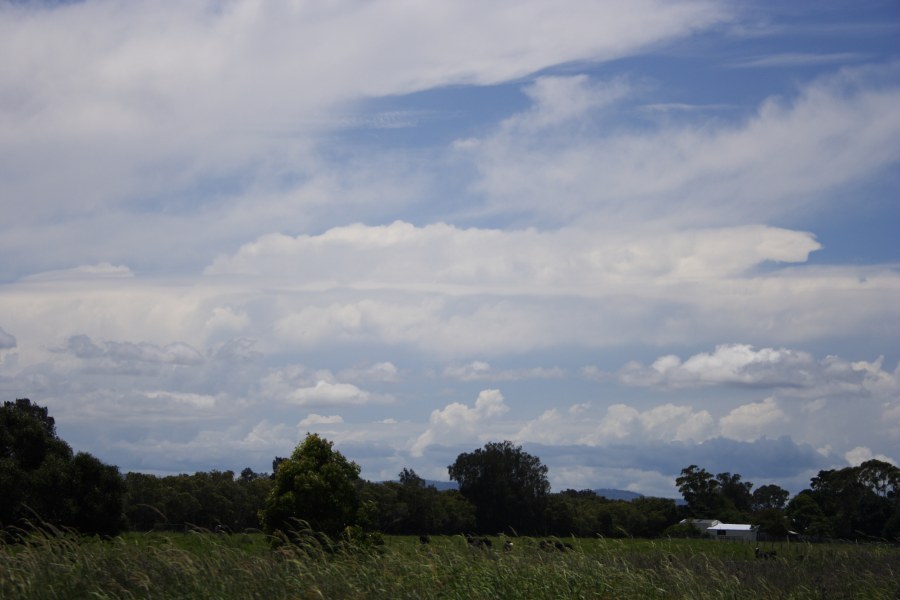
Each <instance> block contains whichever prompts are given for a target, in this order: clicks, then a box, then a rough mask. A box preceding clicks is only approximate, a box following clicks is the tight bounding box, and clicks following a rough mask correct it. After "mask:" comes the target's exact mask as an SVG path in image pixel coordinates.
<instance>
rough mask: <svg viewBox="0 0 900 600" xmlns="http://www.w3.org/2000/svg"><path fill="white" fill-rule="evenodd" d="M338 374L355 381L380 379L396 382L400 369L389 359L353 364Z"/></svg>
mask: <svg viewBox="0 0 900 600" xmlns="http://www.w3.org/2000/svg"><path fill="white" fill-rule="evenodd" d="M339 375H340V377H342V378H345V379H351V380H355V381H380V382H385V383H397V382H399V381H400V369H398V368H397V367H396V365H394V364H393V363H392V362H389V361H382V362H377V363H373V364H370V365H358V366H354V367H351V368H349V369H344V370H342V371H341V372H340V374H339Z"/></svg>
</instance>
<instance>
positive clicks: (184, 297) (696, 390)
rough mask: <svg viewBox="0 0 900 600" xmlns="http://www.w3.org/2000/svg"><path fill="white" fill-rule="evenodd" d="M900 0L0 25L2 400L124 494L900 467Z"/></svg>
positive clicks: (278, 7) (414, 9)
mask: <svg viewBox="0 0 900 600" xmlns="http://www.w3.org/2000/svg"><path fill="white" fill-rule="evenodd" d="M898 40H900V6H898V5H897V3H896V2H874V1H873V2H849V1H846V2H845V1H833V2H804V3H792V4H790V5H789V6H786V5H785V4H784V3H775V2H741V3H736V2H715V1H711V0H696V1H685V2H679V3H667V2H657V1H655V0H644V1H640V2H627V3H626V2H621V3H616V2H581V1H576V0H572V1H566V2H553V3H547V2H532V1H529V0H524V1H523V0H519V1H517V2H503V1H498V2H492V3H489V4H488V5H485V4H484V3H475V2H468V1H457V2H446V3H442V2H428V3H408V2H400V1H392V0H373V1H368V2H357V1H350V0H346V1H339V2H328V3H324V2H311V1H308V2H301V1H298V2H284V3H260V2H224V3H222V2H183V3H179V4H178V5H176V6H167V7H165V8H162V7H160V6H159V5H158V3H151V2H117V1H114V0H104V1H95V0H88V1H85V2H77V3H51V2H15V3H5V4H0V54H2V55H3V56H6V57H14V58H12V59H8V60H5V61H3V62H2V65H0V208H2V214H3V215H4V218H3V219H2V220H0V391H2V392H3V395H4V396H6V399H9V400H11V399H14V398H17V397H30V398H31V399H32V400H34V401H35V402H37V403H39V404H43V405H47V406H48V407H49V408H50V411H51V414H53V415H54V416H55V417H56V419H57V423H58V429H59V432H60V434H61V435H62V436H63V438H64V439H66V440H67V441H69V442H70V443H71V444H72V445H73V446H74V447H75V448H76V449H78V450H85V451H89V452H92V453H94V454H95V455H97V456H98V457H100V458H101V459H103V460H104V461H107V462H110V463H113V464H117V465H118V466H119V467H120V468H121V469H122V470H123V471H128V470H140V471H147V472H154V473H177V472H192V471H196V470H208V469H213V468H217V469H234V470H240V469H242V468H244V467H247V466H249V467H252V468H254V469H256V470H267V469H269V468H270V465H271V460H272V458H273V457H274V456H276V455H277V456H284V455H286V454H288V453H289V452H290V451H291V450H292V448H293V447H294V445H296V444H297V442H298V441H300V440H301V439H302V437H303V436H304V435H305V433H306V432H308V431H316V432H319V433H321V434H322V435H324V436H325V437H327V438H328V439H330V440H333V441H334V442H335V443H336V445H337V447H338V448H339V449H340V450H342V451H343V452H344V453H345V454H346V455H347V456H348V457H350V458H351V459H353V460H356V461H357V462H359V463H360V465H361V466H362V469H363V476H364V477H366V478H369V479H373V480H379V479H390V478H394V477H396V475H397V473H399V471H400V470H401V469H402V468H404V467H409V468H413V469H415V470H416V471H417V472H418V473H419V474H420V475H422V476H424V477H427V478H431V479H446V467H447V465H448V464H450V463H451V462H452V461H453V459H454V458H455V457H456V455H457V454H458V453H460V452H463V451H471V450H472V449H474V448H477V447H480V446H481V445H483V444H484V443H485V442H487V441H496V440H503V439H509V440H513V441H515V442H516V443H520V444H522V445H523V446H524V447H525V448H526V449H527V450H529V451H532V452H533V453H535V454H537V455H538V456H539V457H540V458H541V459H542V460H543V461H544V463H545V464H547V465H548V466H549V468H550V480H551V484H552V486H553V488H554V489H555V490H562V489H566V488H570V487H571V488H578V489H581V488H596V487H612V488H626V489H630V490H634V491H639V492H642V493H647V494H658V495H665V496H674V495H675V494H676V492H675V487H674V479H675V477H676V476H677V475H678V473H679V471H680V469H681V468H683V467H685V466H687V465H689V464H698V465H700V466H703V467H705V468H707V469H709V470H711V471H713V472H719V471H731V472H738V473H741V474H742V475H744V477H745V479H747V480H750V481H753V482H756V483H757V484H760V485H761V484H765V483H778V484H780V485H783V486H785V487H787V488H788V489H790V490H792V491H799V489H802V488H803V487H804V486H806V485H807V484H808V481H809V478H810V477H811V476H812V475H815V473H816V472H817V471H818V470H819V469H826V468H838V467H843V466H847V465H849V464H858V463H859V462H862V461H864V460H866V459H868V458H872V457H878V458H881V459H883V460H888V461H890V462H893V463H894V464H897V461H898V460H900V369H898V362H900V302H898V301H897V298H898V297H900V272H898V265H900V243H898V241H897V235H896V229H897V225H898V224H900V202H898V198H900V175H898V173H900V170H898V168H897V167H898V162H900V144H898V143H897V140H898V139H900V109H898V108H897V107H898V106H900V41H898Z"/></svg>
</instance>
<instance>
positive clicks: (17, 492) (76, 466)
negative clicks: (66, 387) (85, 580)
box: [0, 398, 124, 534]
mask: <svg viewBox="0 0 900 600" xmlns="http://www.w3.org/2000/svg"><path fill="white" fill-rule="evenodd" d="M0 491H2V493H0V526H9V525H21V524H22V523H24V521H23V519H25V520H27V521H28V522H30V523H32V524H37V523H40V522H41V521H43V522H45V523H49V524H52V525H56V526H64V527H74V528H77V529H79V530H80V531H82V532H83V533H101V534H112V533H115V532H117V531H119V529H120V528H121V526H122V524H123V518H122V501H123V493H124V486H123V484H122V480H121V476H120V475H119V470H118V468H116V467H113V466H109V465H105V464H103V463H102V462H100V461H99V460H98V459H96V458H94V457H93V456H91V455H90V454H87V453H83V452H79V453H78V454H77V455H73V453H72V449H71V448H70V447H69V445H68V444H67V443H66V442H64V441H63V440H61V439H60V438H59V437H58V436H57V435H56V423H55V421H54V419H53V417H51V416H50V415H49V413H48V411H47V408H46V407H42V406H38V405H36V404H32V402H31V401H30V400H28V399H27V398H22V399H18V400H16V401H15V402H4V404H3V406H2V407H0Z"/></svg>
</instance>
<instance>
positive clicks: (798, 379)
mask: <svg viewBox="0 0 900 600" xmlns="http://www.w3.org/2000/svg"><path fill="white" fill-rule="evenodd" d="M883 363H884V357H879V358H877V359H876V360H874V361H864V360H861V361H848V360H846V359H843V358H840V357H838V356H833V355H831V356H826V357H825V358H823V359H816V358H815V357H813V355H812V354H810V353H808V352H804V351H800V350H793V349H789V348H755V347H754V346H752V345H750V344H721V345H719V346H716V348H715V350H713V351H712V352H700V353H698V354H694V355H692V356H690V357H688V358H686V359H684V360H682V359H681V358H680V357H678V356H676V355H674V354H669V355H665V356H661V357H659V358H657V359H656V360H655V361H654V362H653V363H652V364H650V365H644V364H642V363H639V362H630V363H628V364H626V365H625V366H624V367H623V368H622V369H621V370H620V371H619V373H618V379H619V381H620V382H621V383H623V384H625V385H629V386H637V387H658V388H671V389H679V388H695V387H709V386H718V385H722V386H729V385H733V386H742V387H748V388H773V389H778V390H779V394H781V395H783V396H796V397H823V396H841V395H843V396H848V395H850V396H852V395H857V396H867V397H868V396H872V397H881V398H889V397H891V396H892V395H895V394H896V393H897V392H898V390H900V364H898V365H897V367H896V368H895V369H894V371H887V370H885V369H884V368H883ZM588 373H589V374H590V373H594V370H589V371H588Z"/></svg>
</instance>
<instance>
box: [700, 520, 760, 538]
mask: <svg viewBox="0 0 900 600" xmlns="http://www.w3.org/2000/svg"><path fill="white" fill-rule="evenodd" d="M756 531H757V528H756V527H754V526H753V525H749V524H745V523H718V522H717V523H716V524H715V525H713V526H711V527H707V528H706V534H707V535H708V536H709V537H711V538H715V539H717V540H728V541H738V542H753V541H756Z"/></svg>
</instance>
